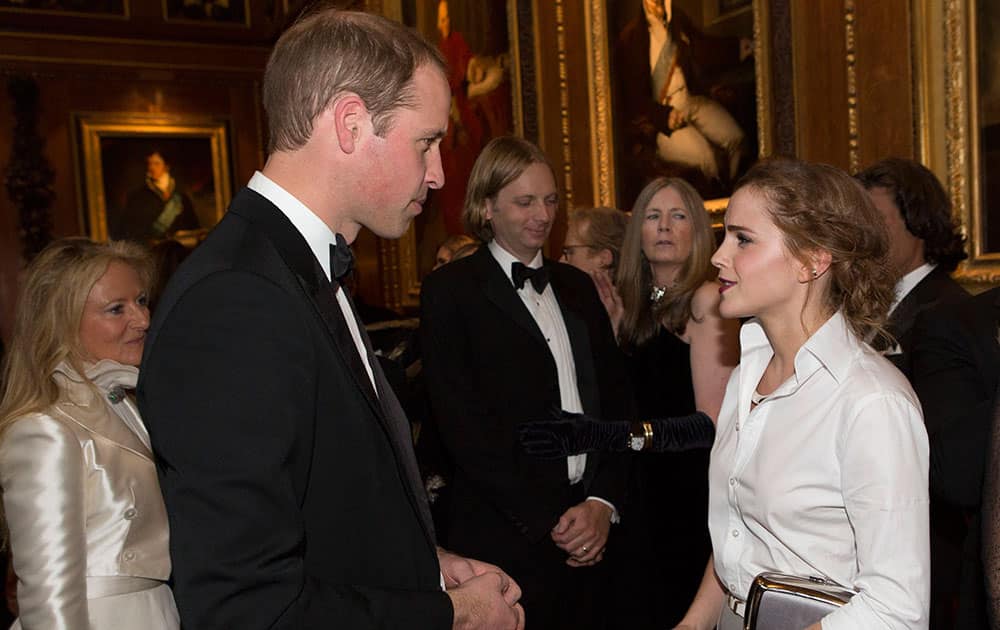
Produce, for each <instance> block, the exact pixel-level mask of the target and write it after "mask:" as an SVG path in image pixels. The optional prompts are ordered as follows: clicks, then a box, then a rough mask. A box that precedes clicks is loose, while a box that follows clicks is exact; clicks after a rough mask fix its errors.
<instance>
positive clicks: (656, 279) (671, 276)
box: [649, 264, 681, 287]
mask: <svg viewBox="0 0 1000 630" xmlns="http://www.w3.org/2000/svg"><path fill="white" fill-rule="evenodd" d="M649 270H650V272H652V276H653V286H656V287H671V286H673V285H674V284H675V283H676V282H677V277H678V276H679V275H680V272H681V267H680V265H674V264H660V265H650V266H649Z"/></svg>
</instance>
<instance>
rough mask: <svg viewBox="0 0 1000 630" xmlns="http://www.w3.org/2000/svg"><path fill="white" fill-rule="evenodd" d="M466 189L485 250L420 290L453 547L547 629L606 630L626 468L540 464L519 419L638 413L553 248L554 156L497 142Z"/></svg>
mask: <svg viewBox="0 0 1000 630" xmlns="http://www.w3.org/2000/svg"><path fill="white" fill-rule="evenodd" d="M468 191H469V192H468V193H467V197H466V207H465V221H466V226H467V229H469V230H470V231H471V232H472V233H473V234H475V235H476V236H478V237H479V238H481V239H482V240H483V241H484V243H486V245H484V246H483V247H481V248H480V249H479V250H478V251H477V252H476V253H474V254H472V255H471V256H469V257H467V258H464V259H462V260H458V261H453V262H451V263H450V264H448V265H445V266H444V267H442V268H440V269H438V270H437V271H435V272H433V273H432V274H431V275H430V276H428V277H427V278H426V279H425V281H424V284H423V287H422V290H421V329H420V331H421V336H420V339H421V346H422V349H423V360H424V364H423V365H424V376H425V379H426V386H427V392H428V395H429V397H430V402H431V411H432V413H433V414H434V416H435V419H436V421H437V422H438V425H439V427H440V433H441V436H442V438H443V441H444V444H445V447H446V449H447V450H448V452H449V455H450V456H451V458H452V460H453V461H454V462H455V472H454V480H453V484H452V496H451V513H450V515H449V518H448V521H449V523H450V529H449V544H450V545H451V546H452V547H453V548H454V549H455V550H456V551H459V552H461V553H466V554H476V557H480V558H483V559H485V560H488V561H490V562H494V563H498V562H499V563H502V566H503V567H504V568H505V569H506V570H507V571H509V572H510V574H511V575H512V576H513V577H514V579H516V580H517V581H518V583H519V584H521V587H522V589H523V592H524V599H523V603H524V608H525V612H526V613H527V615H528V618H529V619H530V620H531V623H532V625H534V626H535V627H539V628H545V629H546V630H557V629H559V628H573V629H575V630H581V629H586V628H596V627H603V626H602V623H603V620H602V618H601V610H600V606H599V602H600V601H601V595H602V593H601V588H602V586H603V580H604V579H605V578H606V574H605V570H604V565H602V564H601V560H602V558H603V555H604V549H605V546H606V544H607V538H608V533H609V529H610V527H611V523H612V520H613V519H617V513H616V511H615V506H620V505H622V500H623V497H622V493H623V490H624V475H625V474H626V470H625V469H624V466H625V463H624V461H623V459H622V458H621V457H620V456H608V455H604V456H602V455H595V454H591V455H587V456H585V457H579V456H577V457H570V458H568V459H567V458H561V459H556V460H543V459H535V458H532V457H530V456H527V455H524V454H522V453H521V452H520V450H519V448H518V446H517V440H516V427H517V425H518V424H519V423H521V422H524V421H526V420H532V419H539V418H546V417H548V416H549V415H550V414H551V413H552V412H553V411H554V410H558V409H560V408H561V409H565V410H568V411H573V412H580V411H583V412H586V413H587V414H589V415H592V416H594V417H600V418H603V419H606V420H612V419H624V418H630V416H631V414H630V411H631V402H630V401H631V397H630V393H629V392H630V389H629V386H628V383H627V382H626V377H625V371H624V363H623V360H622V357H621V355H620V352H619V350H618V348H617V346H616V345H615V341H614V338H613V335H612V331H611V326H610V323H609V321H608V317H607V314H606V312H605V310H604V308H603V306H602V305H601V302H600V300H599V298H598V296H597V293H596V290H595V289H594V284H593V282H592V281H591V279H590V278H589V277H588V276H587V275H586V274H584V273H582V272H581V271H579V270H577V269H576V268H574V267H571V266H569V265H566V264H562V263H557V262H554V261H551V260H548V259H543V257H542V253H541V250H542V246H543V245H544V243H545V240H546V238H547V237H548V234H549V230H550V229H551V227H552V221H553V219H554V216H555V212H556V207H557V203H558V193H557V191H556V186H555V179H554V177H553V173H552V170H551V167H550V166H549V164H548V162H547V160H546V158H545V156H544V155H543V154H542V152H541V151H540V150H539V149H538V148H537V147H535V146H534V145H533V144H531V143H529V142H527V141H526V140H522V139H520V138H513V137H501V138H497V139H494V140H493V141H491V142H490V143H489V144H488V145H487V147H486V148H485V149H483V152H482V153H481V154H480V156H479V158H478V159H477V160H476V164H475V166H474V167H473V170H472V176H471V177H470V179H469V187H468Z"/></svg>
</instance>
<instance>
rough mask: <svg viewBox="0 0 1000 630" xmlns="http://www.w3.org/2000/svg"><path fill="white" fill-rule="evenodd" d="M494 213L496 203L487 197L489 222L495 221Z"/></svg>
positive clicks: (487, 218)
mask: <svg viewBox="0 0 1000 630" xmlns="http://www.w3.org/2000/svg"><path fill="white" fill-rule="evenodd" d="M494 212H496V203H495V202H494V201H493V200H492V199H490V198H489V197H487V198H486V220H487V221H492V220H493V213H494Z"/></svg>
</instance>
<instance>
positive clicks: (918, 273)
mask: <svg viewBox="0 0 1000 630" xmlns="http://www.w3.org/2000/svg"><path fill="white" fill-rule="evenodd" d="M935 267H937V265H935V264H932V263H924V264H922V265H920V266H919V267H917V268H916V269H914V270H913V271H911V272H910V273H908V274H906V275H905V276H903V277H902V278H900V279H899V281H898V282H896V297H895V299H894V300H893V301H892V304H891V305H890V306H889V315H892V312H893V311H894V310H896V307H897V306H899V303H900V302H902V301H903V298H905V297H906V296H907V295H909V294H910V291H912V290H913V287H915V286H917V285H918V284H920V281H921V280H923V279H924V278H926V277H927V275H928V274H929V273H930V272H932V271H934V268H935Z"/></svg>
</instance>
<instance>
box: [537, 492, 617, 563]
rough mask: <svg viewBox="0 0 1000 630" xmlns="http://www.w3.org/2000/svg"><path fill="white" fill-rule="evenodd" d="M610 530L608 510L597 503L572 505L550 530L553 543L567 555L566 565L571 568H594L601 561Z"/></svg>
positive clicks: (590, 501)
mask: <svg viewBox="0 0 1000 630" xmlns="http://www.w3.org/2000/svg"><path fill="white" fill-rule="evenodd" d="M610 529H611V508H610V507H608V506H607V505H606V504H604V503H601V502H600V501H594V500H592V499H588V500H586V501H584V502H583V503H581V504H579V505H574V506H573V507H571V508H570V509H568V510H566V513H565V514H563V515H562V516H561V517H559V522H558V523H556V526H555V527H553V528H552V534H551V536H552V540H553V541H555V543H556V546H557V547H559V548H560V549H562V550H563V551H565V552H566V553H568V554H569V558H568V559H567V560H566V564H568V565H569V566H571V567H581V566H590V565H594V564H597V563H598V562H600V561H601V559H602V558H603V557H604V545H606V544H607V542H608V530H610Z"/></svg>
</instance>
